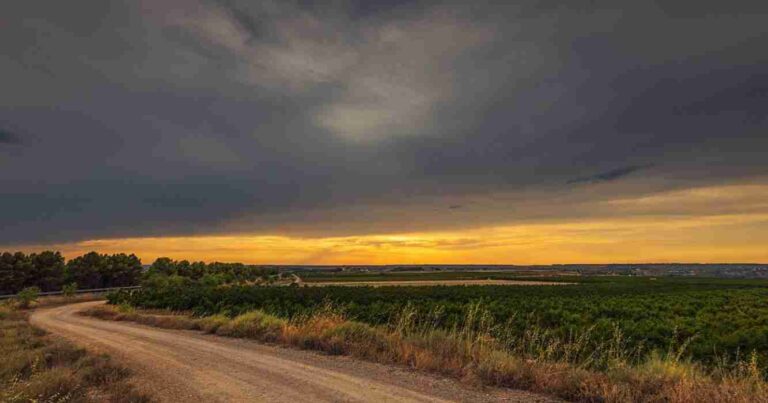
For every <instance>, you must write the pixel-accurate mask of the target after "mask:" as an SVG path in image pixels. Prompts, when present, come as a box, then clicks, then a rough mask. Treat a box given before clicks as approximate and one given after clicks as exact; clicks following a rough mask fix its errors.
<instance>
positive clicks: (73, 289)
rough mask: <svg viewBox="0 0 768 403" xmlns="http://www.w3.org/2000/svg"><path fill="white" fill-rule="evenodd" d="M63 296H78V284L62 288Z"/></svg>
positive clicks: (70, 284)
mask: <svg viewBox="0 0 768 403" xmlns="http://www.w3.org/2000/svg"><path fill="white" fill-rule="evenodd" d="M61 292H62V295H64V296H65V297H70V298H71V297H74V296H75V294H77V283H69V284H66V285H64V286H63V287H61Z"/></svg>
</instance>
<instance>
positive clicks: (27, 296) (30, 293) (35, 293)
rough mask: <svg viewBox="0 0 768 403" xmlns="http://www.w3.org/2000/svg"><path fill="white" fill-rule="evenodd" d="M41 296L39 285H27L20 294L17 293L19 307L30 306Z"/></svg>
mask: <svg viewBox="0 0 768 403" xmlns="http://www.w3.org/2000/svg"><path fill="white" fill-rule="evenodd" d="M39 296H40V289H39V288H38V287H27V288H25V289H23V290H21V291H19V293H18V294H16V300H17V301H18V304H19V308H23V309H26V308H29V307H30V305H32V303H33V302H35V301H37V298H38V297H39Z"/></svg>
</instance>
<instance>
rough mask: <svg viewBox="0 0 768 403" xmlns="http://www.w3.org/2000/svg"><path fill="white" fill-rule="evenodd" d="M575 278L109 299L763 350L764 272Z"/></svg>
mask: <svg viewBox="0 0 768 403" xmlns="http://www.w3.org/2000/svg"><path fill="white" fill-rule="evenodd" d="M400 276H407V274H400ZM456 276H458V275H456ZM417 277H418V276H417ZM486 278H487V274H486ZM574 279H578V282H579V283H578V284H573V285H561V286H556V287H551V286H542V287H509V286H494V285H487V286H432V287H426V286H425V287H419V286H413V287H394V286H392V287H389V286H384V287H336V286H329V287H259V286H223V287H222V286H206V285H203V284H200V283H198V282H195V281H193V280H190V279H186V278H181V277H176V278H174V277H170V278H167V279H165V280H163V281H155V282H154V283H153V285H151V286H149V287H145V289H143V290H142V291H138V292H122V293H118V294H115V295H113V296H111V299H112V301H113V302H118V303H119V302H123V303H130V304H132V305H134V306H138V307H145V308H168V309H174V310H191V311H194V312H195V313H196V314H198V315H208V314H216V313H224V314H227V315H230V316H232V315H236V314H239V313H243V312H246V311H249V310H253V309H260V310H264V311H266V312H269V313H272V314H275V315H278V316H281V317H287V318H292V317H297V316H300V315H308V314H311V313H313V312H315V311H316V310H318V309H327V307H328V306H329V305H331V306H334V307H336V309H340V310H342V311H343V312H344V313H345V315H346V316H347V318H349V319H352V320H355V321H360V322H364V323H368V324H374V325H389V326H395V324H396V323H397V322H398V321H402V320H403V318H402V316H403V312H408V315H409V320H410V321H411V322H413V323H412V325H413V326H428V327H431V328H445V329H451V328H452V327H456V326H460V325H465V324H466V322H467V317H468V315H474V316H475V317H477V315H478V312H480V314H481V315H484V317H486V318H487V319H484V320H485V322H484V323H483V326H489V323H490V328H491V329H492V331H493V334H494V336H495V337H497V338H498V339H499V340H505V341H506V342H507V343H509V344H514V343H521V342H522V340H526V341H525V342H526V343H529V344H530V343H534V344H535V343H540V344H542V345H545V344H546V345H566V344H569V343H570V344H573V342H574V340H579V343H580V344H581V345H582V346H581V347H580V348H581V350H580V352H579V354H583V355H589V354H595V351H596V350H599V349H601V348H603V347H604V346H606V345H608V344H610V343H613V345H614V346H617V345H618V346H620V347H621V348H622V349H624V350H625V351H624V353H625V355H626V356H627V357H630V356H631V357H634V358H633V359H642V358H643V357H646V356H647V355H648V354H651V352H652V351H654V350H655V351H661V352H668V351H670V350H675V351H680V352H681V353H682V356H683V357H690V358H692V359H693V360H695V361H698V362H701V363H704V364H706V365H708V366H715V365H717V366H723V365H725V366H727V365H728V363H729V362H733V361H734V360H737V359H743V358H744V357H746V356H748V355H750V354H751V353H752V352H755V353H756V354H757V355H758V357H759V360H760V362H761V363H765V362H766V361H767V360H768V282H767V281H761V280H726V279H702V278H670V277H660V278H658V279H655V278H635V277H583V278H576V277H567V278H560V279H557V278H555V279H554V280H560V281H569V282H573V281H575V280H574ZM548 280H549V279H548ZM531 338H536V339H537V340H538V341H535V340H534V341H532V340H531ZM511 347H512V346H511ZM561 353H562V354H565V353H566V352H561Z"/></svg>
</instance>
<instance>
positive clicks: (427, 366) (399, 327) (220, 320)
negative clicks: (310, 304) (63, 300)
mask: <svg viewBox="0 0 768 403" xmlns="http://www.w3.org/2000/svg"><path fill="white" fill-rule="evenodd" d="M84 314H86V315H90V316H94V317H98V318H101V319H107V320H124V321H134V322H139V323H144V324H147V325H152V326H158V327H163V328H170V329H189V330H201V331H204V332H207V333H214V334H218V335H221V336H230V337H243V338H250V339H255V340H260V341H265V342H270V343H276V344H280V345H285V346H292V347H298V348H302V349H311V350H317V351H322V352H325V353H328V354H338V355H349V356H353V357H356V358H360V359H364V360H369V361H374V362H379V363H386V364H396V365H405V366H409V367H412V368H415V369H419V370H424V371H429V372H434V373H440V374H443V375H447V376H450V377H454V378H457V379H460V380H462V381H464V382H467V383H470V384H474V385H489V386H500V387H509V388H515V389H524V390H529V391H533V392H538V393H543V394H548V395H554V396H557V397H560V398H563V399H567V400H572V401H586V402H679V403H688V402H703V401H707V402H745V403H746V402H768V387H766V383H765V381H764V379H763V377H762V373H761V370H760V369H759V368H757V365H756V361H755V360H748V361H746V362H744V363H742V364H741V365H738V366H736V367H735V369H734V368H729V369H727V370H726V369H721V370H707V369H705V368H703V367H701V366H700V365H697V364H695V363H692V362H689V361H685V360H681V359H680V358H679V354H674V353H673V352H670V353H667V354H652V355H651V356H649V357H647V358H646V359H644V360H642V361H640V362H639V363H638V362H637V361H632V363H630V362H631V361H630V360H628V359H626V355H625V354H624V353H622V352H621V351H620V342H617V343H616V344H615V345H610V346H606V351H608V352H607V353H606V355H605V357H607V359H606V362H605V364H603V365H602V366H601V368H602V369H600V370H596V369H594V368H592V367H590V366H587V365H584V363H583V362H578V361H572V360H568V359H564V358H563V355H562V354H560V355H557V356H555V355H551V354H548V351H550V350H554V349H560V350H562V351H570V350H577V349H578V348H579V343H580V342H579V340H575V341H572V342H571V343H570V344H568V345H565V346H563V345H557V346H555V345H553V344H549V345H546V343H541V340H540V339H539V338H536V337H532V339H536V340H520V341H519V342H520V347H519V348H518V349H516V350H510V349H509V348H505V347H504V345H507V344H503V343H500V342H499V341H497V340H495V339H494V338H492V337H491V336H490V333H489V332H488V331H487V330H486V329H484V326H483V320H484V319H483V315H482V314H477V315H476V316H475V317H472V318H468V320H467V323H466V324H465V325H464V326H463V327H461V328H454V329H453V330H450V331H448V330H440V329H435V328H430V327H423V326H422V327H419V326H414V325H413V322H411V321H410V320H409V313H408V312H404V313H403V315H402V316H401V318H400V319H399V320H398V321H396V323H393V324H392V326H370V325H367V324H363V323H359V322H355V321H350V320H347V319H345V317H344V315H343V314H342V313H340V312H338V311H335V310H334V309H332V308H330V307H327V308H326V309H323V310H321V311H319V312H317V313H315V314H313V315H310V316H305V317H300V318H295V319H292V320H287V319H284V318H280V317H276V316H273V315H270V314H267V313H265V312H262V311H250V312H247V313H244V314H242V315H239V316H236V317H234V318H229V317H227V316H224V315H216V316H209V317H203V318H195V317H191V316H188V315H180V314H165V315H159V314H157V311H154V312H153V313H152V314H148V313H144V312H141V311H137V310H135V309H133V308H131V307H129V306H125V305H122V306H109V305H104V306H97V307H94V308H92V309H90V310H88V311H86V312H84ZM537 343H538V344H537ZM533 345H536V352H534V353H532V352H531V351H530V349H531V346H533ZM614 350H615V351H616V352H611V351H614ZM553 357H556V358H553Z"/></svg>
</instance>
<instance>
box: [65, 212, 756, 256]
mask: <svg viewBox="0 0 768 403" xmlns="http://www.w3.org/2000/svg"><path fill="white" fill-rule="evenodd" d="M766 244H768V214H743V215H716V216H706V217H702V216H693V217H677V218H672V217H658V216H651V217H638V218H631V219H625V220H593V221H583V222H569V223H549V224H531V225H513V226H499V227H487V228H478V229H472V230H465V231H452V232H433V233H429V232H427V233H412V234H395V235H364V236H350V237H326V238H301V237H285V236H263V235H255V236H252V235H228V236H200V237H161V238H126V239H112V240H93V241H85V242H79V243H74V244H65V245H57V248H58V249H60V250H62V252H63V253H64V254H65V255H66V256H70V257H71V256H76V255H78V254H82V253H85V252H87V251H90V250H97V251H101V252H113V253H114V252H123V251H125V252H134V253H136V254H137V255H139V256H140V257H141V258H142V259H143V260H144V262H151V261H153V260H154V259H155V258H157V257H159V256H169V257H172V258H176V259H188V260H206V261H213V260H219V261H241V262H246V263H260V264H409V263H410V264H419V263H446V264H447V263H456V264H463V263H467V264H469V263H474V264H482V263H488V264H492V263H498V264H504V263H515V264H547V263H567V262H579V263H608V262H638V263H640V262H661V261H666V262H669V261H675V262H766V261H768V250H766V248H765V245H766Z"/></svg>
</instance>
